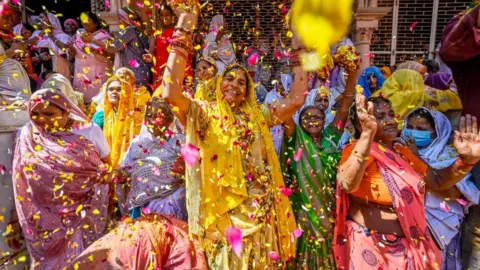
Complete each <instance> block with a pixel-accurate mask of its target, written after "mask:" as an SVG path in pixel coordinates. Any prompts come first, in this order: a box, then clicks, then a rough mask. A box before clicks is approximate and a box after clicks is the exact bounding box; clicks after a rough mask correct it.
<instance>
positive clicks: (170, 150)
mask: <svg viewBox="0 0 480 270" xmlns="http://www.w3.org/2000/svg"><path fill="white" fill-rule="evenodd" d="M159 102H160V103H161V102H164V103H165V104H166V108H168V110H170V107H169V105H168V103H166V102H165V101H163V99H162V101H159ZM172 117H173V113H172ZM172 120H173V119H172ZM150 128H151V127H148V126H146V125H145V123H144V124H143V125H142V129H141V131H140V134H139V135H138V136H137V137H136V138H135V139H133V141H132V144H131V145H130V147H129V149H128V152H127V153H126V155H125V158H124V159H123V161H122V162H121V166H122V168H123V169H124V170H125V171H126V172H127V174H128V177H129V178H131V179H139V178H142V179H143V180H141V181H130V182H129V186H130V188H129V189H127V190H129V192H128V195H127V196H126V201H125V202H122V201H119V204H120V205H121V206H123V205H124V204H126V206H127V207H128V210H131V209H132V208H136V207H143V206H144V205H146V204H147V203H149V202H150V201H152V200H154V199H162V198H166V197H168V196H171V195H172V196H173V197H175V195H174V193H175V194H176V191H177V190H178V189H179V188H182V187H183V186H184V183H183V179H182V178H183V175H175V174H173V173H171V170H172V167H173V166H174V165H175V164H176V161H177V158H178V157H179V156H180V146H181V145H183V144H184V143H185V136H184V135H182V134H180V133H173V132H171V133H168V132H166V134H170V135H169V136H168V137H167V138H166V139H165V140H164V139H160V138H157V137H155V136H154V135H153V133H152V131H150ZM145 149H147V150H148V151H145ZM124 190H125V189H124ZM182 194H183V193H182ZM118 197H119V198H120V197H122V196H118ZM183 197H185V195H184V194H183ZM170 204H175V202H174V201H172V202H170ZM175 206H176V204H175V205H172V206H168V205H165V206H164V207H162V208H163V211H168V212H169V213H171V214H175V217H176V218H178V219H181V220H185V221H186V220H187V218H186V217H187V212H186V209H185V205H183V206H180V207H177V208H180V209H176V207H175ZM122 208H123V207H121V209H122ZM168 209H171V210H174V209H176V210H177V211H169V210H168Z"/></svg>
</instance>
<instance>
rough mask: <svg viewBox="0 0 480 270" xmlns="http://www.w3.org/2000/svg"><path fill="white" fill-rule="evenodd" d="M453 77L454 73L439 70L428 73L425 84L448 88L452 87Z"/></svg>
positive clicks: (440, 88)
mask: <svg viewBox="0 0 480 270" xmlns="http://www.w3.org/2000/svg"><path fill="white" fill-rule="evenodd" d="M452 79H453V77H452V74H450V73H447V72H437V73H433V74H430V75H428V77H427V79H425V85H428V86H430V87H433V88H435V89H438V90H447V89H450V83H451V81H452Z"/></svg>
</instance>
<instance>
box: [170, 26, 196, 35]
mask: <svg viewBox="0 0 480 270" xmlns="http://www.w3.org/2000/svg"><path fill="white" fill-rule="evenodd" d="M173 29H174V30H175V31H179V32H182V33H185V34H186V35H191V34H193V31H188V30H187V29H185V27H180V26H175V28H173Z"/></svg>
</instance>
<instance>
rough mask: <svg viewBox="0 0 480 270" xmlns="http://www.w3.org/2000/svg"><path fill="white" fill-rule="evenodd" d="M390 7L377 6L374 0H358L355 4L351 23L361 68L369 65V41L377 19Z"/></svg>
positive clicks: (388, 10)
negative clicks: (355, 8) (354, 18)
mask: <svg viewBox="0 0 480 270" xmlns="http://www.w3.org/2000/svg"><path fill="white" fill-rule="evenodd" d="M391 9H392V8H390V7H386V8H383V7H377V1H376V0H359V1H358V6H357V13H356V20H355V22H354V24H353V28H352V33H353V43H354V44H355V47H356V48H357V50H358V52H359V53H360V57H361V58H362V64H361V65H360V69H361V70H363V69H365V68H366V67H368V66H370V57H369V53H370V41H371V39H372V34H373V31H374V30H375V29H377V28H378V21H379V20H380V19H381V18H383V17H384V16H385V15H387V13H388V12H390V10H391Z"/></svg>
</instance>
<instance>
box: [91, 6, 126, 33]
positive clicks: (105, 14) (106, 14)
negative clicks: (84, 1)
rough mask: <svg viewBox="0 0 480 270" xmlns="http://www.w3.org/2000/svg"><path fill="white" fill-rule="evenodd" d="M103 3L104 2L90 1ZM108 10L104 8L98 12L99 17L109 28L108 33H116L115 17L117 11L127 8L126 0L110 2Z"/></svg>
mask: <svg viewBox="0 0 480 270" xmlns="http://www.w3.org/2000/svg"><path fill="white" fill-rule="evenodd" d="M92 1H100V2H105V1H104V0H92ZM109 3H110V9H107V8H105V9H104V11H101V12H99V14H100V17H101V18H102V19H103V20H105V22H106V23H107V24H108V25H109V26H110V32H118V31H120V28H119V21H118V17H117V11H118V10H119V9H121V8H122V7H127V6H129V3H128V0H110V1H109Z"/></svg>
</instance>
